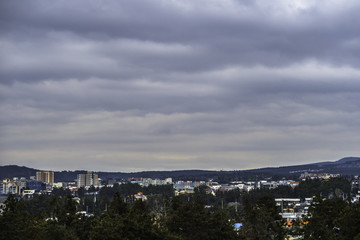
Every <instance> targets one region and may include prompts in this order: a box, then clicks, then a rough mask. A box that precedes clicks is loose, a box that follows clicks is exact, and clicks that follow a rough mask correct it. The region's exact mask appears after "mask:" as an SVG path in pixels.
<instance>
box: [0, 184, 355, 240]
mask: <svg viewBox="0 0 360 240" xmlns="http://www.w3.org/2000/svg"><path fill="white" fill-rule="evenodd" d="M139 191H142V192H143V193H144V194H147V195H148V200H147V201H141V200H135V198H134V194H135V193H137V192H139ZM349 192H350V186H349V182H348V181H347V180H345V179H340V178H339V179H332V180H329V181H315V180H311V181H305V182H301V183H300V185H299V186H298V187H296V188H295V189H292V188H290V187H279V188H276V189H271V190H265V189H259V190H254V191H250V192H248V193H247V192H241V191H239V190H233V191H224V192H221V191H219V192H216V196H214V195H213V194H211V192H210V191H209V189H208V188H207V187H206V186H201V187H199V188H196V189H195V193H194V194H186V195H180V196H177V197H175V196H174V190H173V189H172V186H171V185H165V186H149V187H141V186H139V185H137V184H121V185H119V184H115V185H114V186H113V187H103V188H101V189H97V188H94V187H91V188H90V189H88V190H85V189H83V188H80V189H79V190H78V192H77V195H76V196H77V197H76V198H74V196H73V195H72V194H71V192H70V191H69V190H64V189H54V190H53V193H52V195H36V196H35V197H34V198H33V199H28V200H23V199H21V198H19V197H18V196H13V195H10V196H9V197H8V199H7V200H6V202H5V206H4V208H3V212H2V214H1V216H0V231H1V234H0V240H1V239H178V240H180V239H184V240H192V239H246V240H262V239H264V240H265V239H284V238H285V236H287V235H289V234H291V235H300V236H301V235H302V236H304V237H305V239H330V240H331V239H340V240H341V239H350V240H351V239H356V240H359V239H360V235H359V234H360V227H359V226H360V204H359V203H351V202H350V201H349V200H343V198H344V196H345V195H346V194H348V193H349ZM313 195H318V197H316V198H315V200H314V202H313V204H312V206H311V207H310V209H309V213H310V215H309V216H311V217H308V218H305V219H304V220H303V221H298V222H297V221H295V222H294V223H293V226H292V227H291V228H287V227H285V225H284V224H285V221H284V220H282V219H281V217H280V215H279V209H278V208H277V207H276V205H275V201H274V198H276V197H309V196H313ZM320 195H321V196H320ZM326 198H329V199H326ZM345 199H346V198H345ZM83 210H87V211H88V212H89V213H93V214H91V215H90V216H89V215H87V216H85V215H84V214H79V213H78V212H79V211H83ZM235 222H238V223H242V227H241V228H240V229H239V230H235V228H234V227H233V225H234V223H235Z"/></svg>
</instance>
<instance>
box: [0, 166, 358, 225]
mask: <svg viewBox="0 0 360 240" xmlns="http://www.w3.org/2000/svg"><path fill="white" fill-rule="evenodd" d="M339 177H341V176H340V174H331V173H314V172H303V173H301V174H300V176H299V178H298V179H295V180H293V179H281V180H271V179H259V180H258V181H231V182H228V183H221V184H220V183H218V182H216V181H212V180H209V181H196V180H195V181H188V180H177V181H173V179H172V178H171V177H168V178H165V179H158V178H156V179H152V178H128V179H123V180H121V181H117V180H116V179H113V178H110V179H101V178H99V176H98V173H96V172H93V171H88V172H86V173H83V174H77V178H76V179H74V181H71V182H54V179H55V173H54V171H37V172H36V175H35V176H31V177H30V178H29V179H27V178H25V177H21V176H20V177H14V178H12V179H10V178H5V179H3V180H2V182H1V183H0V194H1V195H2V196H3V197H2V202H3V201H4V199H5V197H6V196H7V195H9V194H15V195H18V196H21V197H22V198H24V199H32V198H33V197H34V196H35V195H41V194H46V195H51V194H52V191H53V190H54V189H63V190H69V191H70V192H71V194H72V195H73V197H78V195H79V194H78V192H79V189H81V188H83V189H84V190H89V189H90V188H95V189H96V191H95V192H93V193H92V194H93V195H94V196H95V195H96V194H98V191H99V189H101V188H103V187H113V186H114V185H115V184H119V185H122V184H137V185H139V186H141V187H149V186H162V185H171V186H172V188H173V189H174V194H175V196H178V195H182V194H193V193H194V190H195V188H198V187H201V186H205V187H206V192H207V194H211V195H213V196H216V195H217V194H218V193H220V192H228V191H234V190H238V191H241V192H250V191H253V190H261V189H267V190H271V189H276V188H278V187H280V186H288V187H291V188H292V189H294V188H295V187H297V186H298V185H299V184H300V182H302V181H306V180H309V179H311V180H316V179H317V180H321V181H326V180H329V179H332V178H339ZM359 186H360V178H359V176H354V177H353V178H352V180H351V189H352V190H353V189H358V190H359V189H360V188H359ZM352 192H353V191H352ZM340 197H341V198H342V199H348V198H349V197H351V201H352V202H359V199H360V191H358V192H357V193H355V194H352V195H351V196H348V195H347V194H346V193H342V195H341V196H340ZM134 198H135V199H142V200H147V196H146V195H144V194H143V193H142V192H138V193H137V194H135V195H134ZM312 199H313V197H312V196H309V197H307V198H304V199H300V198H286V197H284V198H276V199H275V201H276V205H277V206H278V207H281V215H282V217H283V218H285V219H288V220H289V219H299V218H302V217H303V216H306V214H307V211H308V208H309V206H310V204H311V202H312ZM235 204H236V203H235Z"/></svg>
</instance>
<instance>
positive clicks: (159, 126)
mask: <svg viewBox="0 0 360 240" xmlns="http://www.w3.org/2000/svg"><path fill="white" fill-rule="evenodd" d="M0 9H1V10H0V11H1V13H0V48H1V54H0V161H1V165H7V164H17V165H25V166H28V167H34V168H40V169H54V170H63V169H68V170H72V169H88V170H105V171H143V170H174V169H218V170H221V169H223V170H230V169H249V168H259V167H267V166H283V165H294V164H303V163H311V162H319V161H325V160H326V161H327V160H330V161H332V160H337V159H339V158H342V157H345V156H359V155H360V28H359V26H360V17H359V12H360V2H359V1H358V0H347V1H346V0H345V1H337V0H326V1H319V0H272V1H268V0H220V1H219V0H131V1H125V0H124V1H122V0H103V1H101V0H91V1H89V0H83V1H82V0H77V1H66V0H51V1H43V0H41V1H37V0H32V1H25V0H24V1H20V0H3V1H1V3H0Z"/></svg>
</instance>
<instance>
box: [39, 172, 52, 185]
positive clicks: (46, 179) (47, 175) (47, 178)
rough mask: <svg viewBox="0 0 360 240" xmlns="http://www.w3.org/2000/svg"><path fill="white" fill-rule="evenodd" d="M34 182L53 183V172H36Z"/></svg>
mask: <svg viewBox="0 0 360 240" xmlns="http://www.w3.org/2000/svg"><path fill="white" fill-rule="evenodd" d="M36 180H37V181H41V182H43V183H54V172H51V171H40V172H36Z"/></svg>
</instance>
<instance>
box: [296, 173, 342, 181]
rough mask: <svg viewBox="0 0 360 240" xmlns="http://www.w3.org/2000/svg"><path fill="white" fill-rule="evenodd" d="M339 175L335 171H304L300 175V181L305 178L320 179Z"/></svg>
mask: <svg viewBox="0 0 360 240" xmlns="http://www.w3.org/2000/svg"><path fill="white" fill-rule="evenodd" d="M337 177H340V174H338V173H336V174H334V173H311V172H310V173H309V172H304V173H302V174H301V175H300V179H301V180H302V181H305V180H306V179H320V180H326V179H330V178H337Z"/></svg>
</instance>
